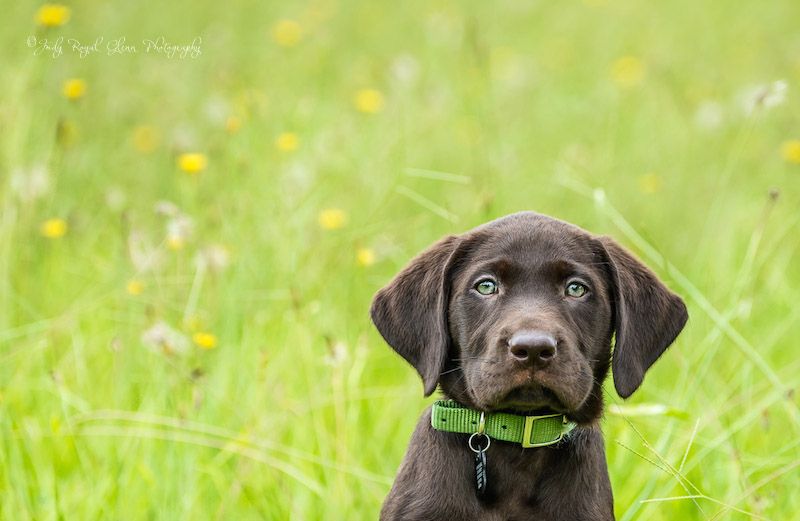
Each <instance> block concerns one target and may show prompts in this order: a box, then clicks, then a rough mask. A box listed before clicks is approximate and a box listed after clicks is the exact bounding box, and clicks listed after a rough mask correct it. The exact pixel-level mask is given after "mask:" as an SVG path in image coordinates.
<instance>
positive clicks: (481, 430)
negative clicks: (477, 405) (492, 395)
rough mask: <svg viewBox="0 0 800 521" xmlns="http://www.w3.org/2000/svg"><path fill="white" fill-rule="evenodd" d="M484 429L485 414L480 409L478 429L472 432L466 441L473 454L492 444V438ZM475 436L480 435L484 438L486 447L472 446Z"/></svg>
mask: <svg viewBox="0 0 800 521" xmlns="http://www.w3.org/2000/svg"><path fill="white" fill-rule="evenodd" d="M485 431H486V416H485V415H484V413H483V412H482V411H481V418H480V420H478V431H477V432H474V433H472V436H470V437H469V441H468V442H467V443H468V444H469V448H470V450H471V451H472V452H474V453H475V454H478V453H479V452H484V451H486V450H488V449H489V446H490V445H491V444H492V439H491V438H490V437H489V436H487V435H486V434H485ZM475 436H482V437H484V438H486V448H483V449H476V448H475V447H473V446H472V440H473V439H475Z"/></svg>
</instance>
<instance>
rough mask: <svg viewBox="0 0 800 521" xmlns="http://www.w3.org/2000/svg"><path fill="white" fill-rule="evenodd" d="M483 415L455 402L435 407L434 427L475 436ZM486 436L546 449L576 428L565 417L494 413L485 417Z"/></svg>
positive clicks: (441, 402) (439, 401)
mask: <svg viewBox="0 0 800 521" xmlns="http://www.w3.org/2000/svg"><path fill="white" fill-rule="evenodd" d="M480 420H481V412H480V411H474V410H472V409H467V408H466V407H462V406H461V405H459V404H458V402H455V401H453V400H438V401H436V402H434V404H433V410H432V412H431V426H433V428H434V429H436V430H439V431H445V432H460V433H463V434H472V433H476V432H478V431H479V424H480ZM484 425H485V429H484V433H485V434H486V435H487V436H489V437H490V438H492V439H495V440H502V441H510V442H513V443H519V444H521V445H522V446H523V447H524V448H526V449H527V448H530V447H544V446H546V445H553V444H555V443H558V442H559V441H561V440H562V439H563V438H564V437H565V436H566V435H567V434H569V433H570V432H572V429H574V428H575V426H576V425H575V423H573V422H571V421H569V420H568V419H567V417H566V416H565V415H563V414H547V415H544V416H520V415H517V414H510V413H504V412H491V413H488V414H486V415H485V416H484Z"/></svg>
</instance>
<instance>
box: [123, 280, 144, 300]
mask: <svg viewBox="0 0 800 521" xmlns="http://www.w3.org/2000/svg"><path fill="white" fill-rule="evenodd" d="M125 289H126V290H127V291H128V294H129V295H133V296H134V297H135V296H136V295H141V294H142V291H144V284H142V283H141V281H138V280H136V279H131V280H129V281H128V285H127V286H126V287H125Z"/></svg>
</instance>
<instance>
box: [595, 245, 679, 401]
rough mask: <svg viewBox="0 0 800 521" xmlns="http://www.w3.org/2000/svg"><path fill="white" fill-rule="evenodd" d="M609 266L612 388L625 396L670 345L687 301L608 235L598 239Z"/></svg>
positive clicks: (638, 383) (632, 390)
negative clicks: (611, 313) (612, 331)
mask: <svg viewBox="0 0 800 521" xmlns="http://www.w3.org/2000/svg"><path fill="white" fill-rule="evenodd" d="M600 241H601V243H602V244H603V246H604V248H605V251H606V256H607V257H608V261H609V264H610V267H611V270H610V271H611V279H612V286H613V296H614V317H615V325H614V328H615V331H616V333H615V336H616V341H615V345H614V355H613V359H612V368H613V371H614V387H616V389H617V393H619V395H620V396H621V397H623V398H627V397H629V396H630V395H631V394H633V392H634V391H635V390H636V389H638V388H639V385H641V383H642V380H643V379H644V373H645V372H646V371H647V370H648V369H649V368H650V366H651V365H653V363H654V362H655V361H656V360H657V359H658V357H660V356H661V354H662V353H663V352H664V351H666V349H667V347H669V345H670V344H672V342H673V340H675V337H677V336H678V333H680V332H681V330H682V329H683V326H684V325H685V324H686V320H687V319H688V318H689V315H688V313H687V311H686V305H685V304H684V303H683V300H681V298H680V297H679V296H677V295H676V294H674V293H672V292H671V291H670V290H669V289H667V287H666V286H664V284H663V283H662V282H661V281H660V280H658V278H657V277H656V276H655V275H654V274H653V272H652V271H650V270H649V269H648V268H647V267H646V266H645V265H644V264H642V263H641V262H639V261H638V260H637V259H636V258H635V257H633V255H631V254H630V253H629V252H628V251H626V250H625V249H624V248H622V247H621V246H619V245H618V244H617V243H616V242H614V241H613V240H611V239H609V238H607V237H601V238H600Z"/></svg>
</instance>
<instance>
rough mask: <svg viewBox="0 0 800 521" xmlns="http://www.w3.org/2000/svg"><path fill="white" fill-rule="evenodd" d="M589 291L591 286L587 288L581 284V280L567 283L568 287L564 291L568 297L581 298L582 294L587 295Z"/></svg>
mask: <svg viewBox="0 0 800 521" xmlns="http://www.w3.org/2000/svg"><path fill="white" fill-rule="evenodd" d="M588 291H589V288H587V287H586V286H585V285H584V284H581V283H580V282H575V281H572V282H570V283H569V284H567V287H566V289H565V290H564V293H565V294H566V295H567V296H568V297H572V298H581V297H582V296H584V295H586V293H587V292H588Z"/></svg>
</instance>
